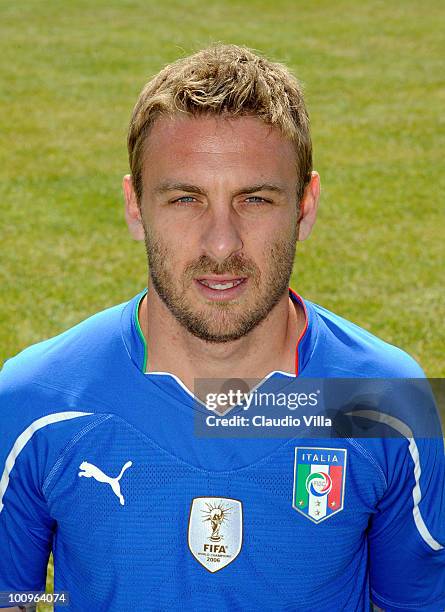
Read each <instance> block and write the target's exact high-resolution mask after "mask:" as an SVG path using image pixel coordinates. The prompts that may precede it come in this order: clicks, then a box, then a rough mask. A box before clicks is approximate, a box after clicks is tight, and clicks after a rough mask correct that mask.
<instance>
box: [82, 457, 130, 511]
mask: <svg viewBox="0 0 445 612" xmlns="http://www.w3.org/2000/svg"><path fill="white" fill-rule="evenodd" d="M132 465H133V462H132V461H127V463H125V464H124V466H123V467H122V469H121V471H120V473H119V476H116V478H112V477H111V476H107V475H106V474H104V473H103V472H102V470H100V469H99V468H98V467H96V466H95V465H93V464H92V463H88V461H82V463H81V464H80V465H79V469H81V470H83V472H79V476H85V478H94V480H97V481H98V482H108V484H109V485H110V487H111V488H112V489H113V493H114V494H115V495H116V496H117V497H118V498H119V501H120V504H121V506H123V505H124V504H125V500H124V497H123V495H122V493H121V486H120V484H119V480H120V479H121V478H122V476H123V474H124V472H125V470H127V469H128V468H129V467H131V466H132Z"/></svg>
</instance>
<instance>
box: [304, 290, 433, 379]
mask: <svg viewBox="0 0 445 612" xmlns="http://www.w3.org/2000/svg"><path fill="white" fill-rule="evenodd" d="M306 304H307V305H308V307H309V309H310V310H311V312H312V314H313V317H314V318H315V319H316V324H317V328H318V342H317V345H318V351H319V353H320V354H321V355H320V356H321V359H322V360H323V361H324V362H325V363H329V364H330V367H331V368H333V369H334V370H338V375H339V376H345V377H346V376H365V377H378V378H380V377H388V378H423V377H424V376H425V374H424V372H423V370H422V368H421V367H420V365H419V364H418V363H417V362H416V361H415V360H414V359H413V358H412V357H411V356H410V355H409V354H408V353H406V352H405V351H404V350H402V349H401V348H399V347H397V346H394V345H392V344H389V343H388V342H385V341H384V340H382V339H381V338H378V337H377V336H375V335H373V334H371V333H370V332H368V331H367V330H365V329H363V328H362V327H359V326H358V325H356V324H355V323H352V322H351V321H348V320H347V319H344V318H343V317H341V316H339V315H337V314H335V313H333V312H331V311H329V310H327V309H326V308H323V307H322V306H319V305H318V304H314V303H311V302H309V303H308V302H306Z"/></svg>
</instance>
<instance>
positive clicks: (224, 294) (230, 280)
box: [194, 276, 248, 301]
mask: <svg viewBox="0 0 445 612" xmlns="http://www.w3.org/2000/svg"><path fill="white" fill-rule="evenodd" d="M247 281H248V278H247V277H245V276H237V277H233V276H232V277H228V276H203V277H201V278H196V279H195V280H194V282H195V285H196V287H197V288H198V290H199V292H200V293H201V294H202V295H204V296H205V297H206V298H207V299H210V300H219V301H221V300H224V301H225V300H230V299H234V298H235V297H238V296H239V295H241V293H242V292H243V291H244V290H245V288H246V285H247Z"/></svg>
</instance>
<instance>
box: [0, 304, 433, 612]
mask: <svg viewBox="0 0 445 612" xmlns="http://www.w3.org/2000/svg"><path fill="white" fill-rule="evenodd" d="M144 294H145V292H142V293H141V294H139V295H137V296H136V297H135V298H134V299H132V300H131V301H129V302H127V303H125V304H122V305H119V306H116V307H113V308H110V309H108V310H106V311H104V312H101V313H99V314H97V315H95V316H93V317H91V318H89V319H88V320H86V321H84V322H82V323H80V324H79V325H77V326H75V327H74V328H72V329H70V330H68V331H67V332H65V333H63V334H61V335H59V336H57V337H56V338H53V339H51V340H48V341H45V342H42V343H39V344H37V345H34V346H32V347H30V348H28V349H26V350H25V351H23V352H22V353H20V354H19V355H18V356H16V357H15V358H12V359H10V360H8V361H7V362H6V363H5V366H4V368H3V370H2V373H1V375H0V431H1V437H0V477H1V481H0V592H2V591H3V592H4V591H40V590H44V589H45V577H46V567H47V562H48V557H49V554H50V551H51V550H52V551H53V554H54V562H55V578H54V587H55V591H59V592H60V591H67V592H68V593H69V596H70V604H69V606H68V607H65V608H64V607H59V606H56V607H55V609H56V610H71V611H73V612H85V611H86V610H96V611H98V612H99V611H103V612H105V611H106V612H121V611H122V610H128V611H129V610H132V609H133V608H134V609H147V610H166V611H167V610H168V611H171V610H182V609H188V610H194V611H206V612H207V610H209V609H214V610H221V611H232V610H243V611H244V610H252V611H253V610H262V611H274V612H276V611H285V610H286V611H291V610H292V611H294V610H299V611H303V612H304V611H307V612H311V611H314V610H316V611H317V612H324V611H326V612H327V611H329V612H333V611H334V612H335V611H339V610H347V611H348V612H349V611H351V612H352V611H364V610H368V609H369V601H370V599H372V601H374V603H376V604H377V605H378V606H379V607H381V608H383V609H385V610H387V611H394V612H395V611H402V610H412V611H414V610H415V611H418V610H425V611H431V612H439V611H443V610H444V609H445V549H444V545H445V462H444V448H443V442H442V440H441V439H439V438H438V437H437V438H429V439H426V438H419V439H415V438H414V437H413V436H412V434H411V433H410V430H409V428H406V427H405V428H404V427H403V425H402V426H399V425H400V421H398V420H397V419H395V418H392V420H390V421H388V423H387V425H388V427H392V428H395V429H399V434H400V435H398V436H396V437H392V438H389V437H388V438H387V437H380V438H379V437H374V438H364V439H355V438H348V437H343V438H340V437H339V438H335V439H316V438H309V439H298V438H297V439H296V438H291V439H284V440H283V439H274V438H272V437H259V438H254V439H236V438H218V439H210V438H202V437H197V436H196V435H195V431H194V414H195V413H196V411H197V410H199V406H197V403H196V402H195V401H194V398H193V395H192V394H191V393H190V391H189V390H188V389H186V388H185V386H184V385H183V384H182V383H181V381H180V380H179V379H178V378H176V377H175V376H174V375H172V374H169V373H151V374H146V373H145V371H144V370H145V368H144V364H145V360H146V358H147V355H146V352H147V347H146V346H145V343H144V340H143V337H142V335H141V332H140V328H139V324H138V320H137V312H138V305H139V303H140V301H141V299H142V297H143V295H144ZM290 296H291V299H292V300H294V301H298V300H300V301H301V304H302V305H303V306H304V309H305V313H306V327H305V330H304V332H303V334H302V336H301V338H300V340H299V342H298V346H297V348H296V373H295V374H296V376H297V377H307V378H335V377H345V378H348V377H370V378H372V377H375V378H384V377H387V378H391V377H394V378H396V377H399V378H404V377H408V378H416V377H422V376H423V373H422V371H421V369H420V368H419V366H418V365H417V364H416V363H415V362H414V361H413V360H412V359H411V358H410V357H409V356H408V355H407V354H406V353H404V352H403V351H401V350H400V349H398V348H396V347H394V346H391V345H388V344H386V343H385V342H383V341H381V340H379V339H377V338H375V337H374V336H372V335H371V334H369V333H368V332H366V331H364V330H363V329H361V328H359V327H357V326H355V325H353V324H352V323H349V322H347V321H345V320H344V319H342V318H340V317H338V316H336V315H334V314H332V313H331V312H329V311H327V310H325V309H324V308H322V307H320V306H318V305H315V304H312V303H310V302H308V301H306V300H305V301H303V300H301V298H299V297H298V296H296V294H294V293H292V292H291V293H290ZM149 352H150V347H149V346H148V353H149ZM280 376H281V377H282V378H285V377H286V375H285V374H283V373H278V372H277V373H272V375H271V376H270V377H269V380H272V379H274V377H280ZM287 377H290V375H287ZM4 605H5V606H6V604H4Z"/></svg>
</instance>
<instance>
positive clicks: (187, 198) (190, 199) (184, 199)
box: [172, 196, 196, 205]
mask: <svg viewBox="0 0 445 612" xmlns="http://www.w3.org/2000/svg"><path fill="white" fill-rule="evenodd" d="M195 201H196V198H194V197H193V196H181V197H180V198H176V200H173V202H172V204H178V205H181V204H192V203H193V202H195Z"/></svg>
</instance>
